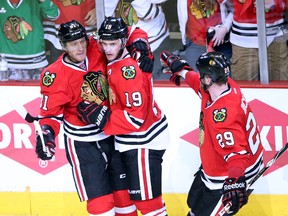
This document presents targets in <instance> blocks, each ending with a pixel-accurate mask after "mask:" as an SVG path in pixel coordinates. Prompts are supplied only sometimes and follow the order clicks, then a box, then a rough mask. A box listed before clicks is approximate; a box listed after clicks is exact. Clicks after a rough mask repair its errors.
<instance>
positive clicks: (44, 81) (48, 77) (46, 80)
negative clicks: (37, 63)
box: [42, 71, 56, 87]
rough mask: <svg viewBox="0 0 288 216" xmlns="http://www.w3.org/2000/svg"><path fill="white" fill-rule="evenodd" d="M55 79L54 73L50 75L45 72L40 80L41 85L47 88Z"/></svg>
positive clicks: (48, 72)
mask: <svg viewBox="0 0 288 216" xmlns="http://www.w3.org/2000/svg"><path fill="white" fill-rule="evenodd" d="M55 78H56V74H55V73H50V71H46V72H45V74H44V76H43V78H42V84H43V85H44V86H46V87H49V86H51V85H52V84H53V82H54V79H55Z"/></svg>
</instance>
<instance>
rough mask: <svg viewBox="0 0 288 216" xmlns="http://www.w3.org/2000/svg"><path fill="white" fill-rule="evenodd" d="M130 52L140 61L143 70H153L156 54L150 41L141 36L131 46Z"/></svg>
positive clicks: (147, 71)
mask: <svg viewBox="0 0 288 216" xmlns="http://www.w3.org/2000/svg"><path fill="white" fill-rule="evenodd" d="M130 54H131V56H132V58H134V59H135V60H137V61H138V62H139V67H140V69H141V70H142V71H143V72H146V73H152V72H153V66H154V56H153V53H152V52H151V49H150V46H149V44H148V41H146V40H144V39H141V38H139V39H137V40H135V41H134V42H133V43H132V45H131V47H130Z"/></svg>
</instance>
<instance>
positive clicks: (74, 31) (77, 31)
mask: <svg viewBox="0 0 288 216" xmlns="http://www.w3.org/2000/svg"><path fill="white" fill-rule="evenodd" d="M57 31H58V37H59V40H60V41H61V42H62V43H65V42H69V41H74V40H78V39H80V38H83V37H86V39H87V34H86V29H85V28H84V27H83V26H82V25H81V24H80V23H79V22H77V21H76V20H72V21H70V22H66V23H62V24H61V25H60V26H59V28H58V30H57Z"/></svg>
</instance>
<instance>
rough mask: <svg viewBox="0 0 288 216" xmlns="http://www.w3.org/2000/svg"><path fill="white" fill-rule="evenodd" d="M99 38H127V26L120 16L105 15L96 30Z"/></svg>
mask: <svg viewBox="0 0 288 216" xmlns="http://www.w3.org/2000/svg"><path fill="white" fill-rule="evenodd" d="M98 35H99V39H100V40H117V39H122V38H127V36H128V27H127V25H126V23H125V22H124V21H123V19H122V18H121V17H119V18H116V17H107V18H105V20H104V21H103V23H102V24H101V26H100V28H99V31H98Z"/></svg>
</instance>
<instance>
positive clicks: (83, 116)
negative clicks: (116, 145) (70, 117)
mask: <svg viewBox="0 0 288 216" xmlns="http://www.w3.org/2000/svg"><path fill="white" fill-rule="evenodd" d="M77 115H78V118H79V119H80V120H81V121H82V122H84V123H85V124H96V125H97V126H98V128H100V129H103V128H104V127H105V125H106V124H107V122H108V121H109V119H110V115H111V111H110V110H109V109H108V107H107V106H102V105H98V104H96V103H91V102H88V101H82V102H81V103H79V104H78V105H77Z"/></svg>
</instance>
